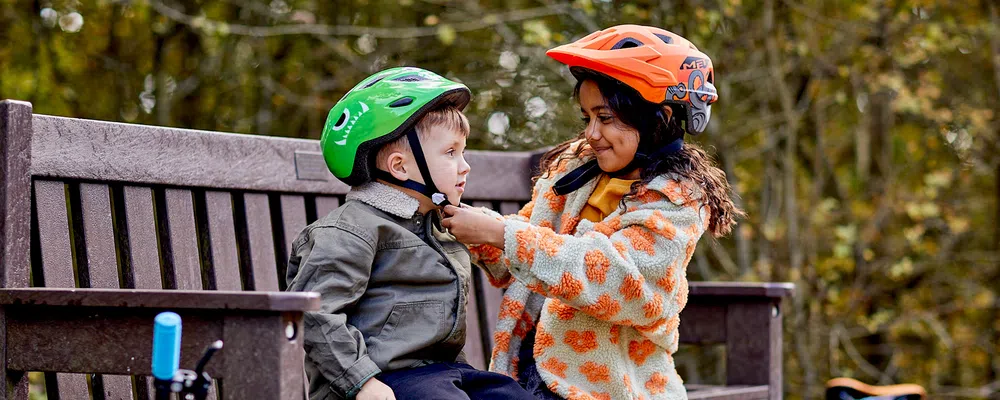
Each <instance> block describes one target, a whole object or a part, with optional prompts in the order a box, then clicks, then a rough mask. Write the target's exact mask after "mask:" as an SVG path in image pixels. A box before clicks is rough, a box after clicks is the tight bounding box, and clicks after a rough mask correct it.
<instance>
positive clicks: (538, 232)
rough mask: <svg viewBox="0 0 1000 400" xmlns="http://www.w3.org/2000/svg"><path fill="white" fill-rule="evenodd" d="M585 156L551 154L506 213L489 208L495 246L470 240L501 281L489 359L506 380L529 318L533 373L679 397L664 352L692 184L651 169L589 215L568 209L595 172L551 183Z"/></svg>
mask: <svg viewBox="0 0 1000 400" xmlns="http://www.w3.org/2000/svg"><path fill="white" fill-rule="evenodd" d="M581 145H583V146H586V145H585V144H583V143H582V142H578V143H577V144H575V145H574V146H571V148H570V150H569V151H570V152H571V151H572V150H573V149H574V148H575V147H576V146H581ZM586 161H588V160H587V159H585V158H584V159H580V158H576V159H568V160H563V161H561V162H559V163H558V164H556V165H555V167H553V168H552V170H551V171H550V173H549V174H548V176H544V175H543V178H541V179H539V180H538V182H536V184H535V187H534V195H533V197H532V201H531V202H529V203H528V204H527V205H526V206H525V207H524V209H522V210H521V212H520V213H519V214H518V215H512V216H506V217H501V218H502V219H503V221H504V225H505V228H504V249H503V250H501V249H499V248H496V247H493V246H489V245H480V246H475V247H473V248H472V249H471V250H472V253H473V256H474V257H476V258H478V264H479V265H480V266H481V267H482V268H483V269H484V270H486V272H487V275H488V276H489V279H490V282H491V283H492V284H493V285H494V286H498V287H505V288H507V291H506V293H505V295H504V298H503V302H502V304H501V309H500V314H499V319H498V321H497V326H496V333H495V335H494V341H495V346H494V349H493V359H492V361H491V363H490V370H491V371H494V372H499V373H502V374H505V375H509V376H511V377H514V378H515V379H516V378H517V375H518V374H517V372H518V371H517V370H516V369H517V363H518V360H517V354H518V351H519V350H520V346H521V341H522V339H523V338H524V337H525V335H526V334H527V333H528V332H530V331H531V330H532V329H537V331H536V336H535V344H534V349H533V351H534V352H533V354H534V357H535V362H536V364H537V366H538V371H539V374H540V375H541V377H542V379H543V380H544V381H545V382H546V384H547V385H548V387H549V388H550V389H551V390H552V391H553V392H555V393H557V394H559V395H560V396H562V397H564V398H567V399H686V398H687V394H686V392H685V390H684V386H683V382H682V381H681V378H680V377H679V376H678V375H677V371H676V368H675V366H674V361H673V357H672V355H673V353H674V352H676V351H677V344H678V325H679V323H680V321H679V319H678V315H679V314H680V312H681V310H682V309H683V308H684V305H685V304H686V303H687V295H688V283H687V278H686V277H685V271H686V270H687V265H688V262H689V261H690V260H691V255H692V254H693V253H694V249H695V245H696V244H697V242H698V239H699V238H700V237H701V235H702V233H703V232H704V231H705V229H706V227H707V224H708V218H709V209H708V207H707V206H706V205H705V204H704V203H703V201H702V197H703V194H702V191H701V189H700V188H699V187H698V186H697V185H695V184H694V183H693V182H691V181H689V180H682V179H680V178H679V177H676V176H672V175H663V176H660V177H657V178H654V179H653V180H652V181H651V182H650V183H649V184H648V185H647V186H646V187H645V188H644V189H643V190H641V191H640V193H639V195H638V196H636V198H635V199H630V200H627V201H626V202H625V207H624V209H619V210H618V211H616V212H614V213H612V214H610V215H608V216H607V218H605V219H604V220H603V221H601V222H598V223H593V222H591V221H588V220H586V219H581V218H580V217H579V215H580V211H581V210H582V209H583V207H584V205H585V204H586V203H587V199H588V198H589V197H590V194H591V193H592V192H593V190H594V187H595V185H596V183H597V180H596V179H595V180H592V181H591V182H590V183H589V184H588V185H586V186H584V187H583V188H581V189H579V190H577V191H575V192H573V193H570V194H567V195H565V196H559V195H556V194H555V193H554V192H553V191H552V185H553V183H555V182H556V181H557V180H558V179H559V178H561V177H562V176H564V175H565V174H566V173H567V172H568V171H571V170H573V169H574V168H576V167H577V166H579V165H582V164H583V163H584V162H586ZM498 217H499V216H498Z"/></svg>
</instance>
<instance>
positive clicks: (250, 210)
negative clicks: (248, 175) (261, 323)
mask: <svg viewBox="0 0 1000 400" xmlns="http://www.w3.org/2000/svg"><path fill="white" fill-rule="evenodd" d="M243 196H244V197H243V198H244V200H245V208H246V212H245V213H244V214H245V218H246V223H247V239H248V242H249V246H250V249H249V250H250V266H251V269H252V271H253V283H254V290H278V272H277V269H276V268H275V266H274V261H275V258H274V236H273V233H272V231H271V208H270V206H269V203H268V198H267V195H266V194H260V193H247V194H244V195H243Z"/></svg>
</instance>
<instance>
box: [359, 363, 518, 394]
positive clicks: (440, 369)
mask: <svg viewBox="0 0 1000 400" xmlns="http://www.w3.org/2000/svg"><path fill="white" fill-rule="evenodd" d="M375 379H378V380H380V381H382V382H383V383H385V384H386V385H388V386H389V387H390V388H392V391H393V393H394V394H395V395H396V399H397V400H410V399H413V400H425V399H426V400H437V399H441V400H450V399H462V400H465V399H532V400H533V399H534V396H532V395H531V394H529V393H528V392H527V391H525V390H524V388H522V387H521V386H520V385H518V384H517V382H515V381H514V380H513V379H511V378H510V377H508V376H505V375H501V374H497V373H494V372H487V371H480V370H477V369H475V368H473V367H472V366H471V365H468V364H462V363H438V364H431V365H426V366H423V367H418V368H410V369H401V370H398V371H390V372H384V373H381V374H378V375H375Z"/></svg>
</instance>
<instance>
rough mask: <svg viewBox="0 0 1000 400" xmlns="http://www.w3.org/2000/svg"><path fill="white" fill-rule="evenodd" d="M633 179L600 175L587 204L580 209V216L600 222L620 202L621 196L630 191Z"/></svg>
mask: <svg viewBox="0 0 1000 400" xmlns="http://www.w3.org/2000/svg"><path fill="white" fill-rule="evenodd" d="M635 181H636V179H633V180H625V179H618V178H612V177H610V176H608V175H601V180H599V181H598V182H597V188H595V189H594V193H591V195H590V198H589V199H587V205H585V206H583V210H582V211H580V218H583V219H587V220H590V221H592V222H601V221H603V220H604V218H605V217H607V216H608V214H611V213H612V212H614V211H615V209H617V208H618V206H619V205H620V204H621V201H622V196H625V194H626V193H628V192H630V191H632V183H633V182H635Z"/></svg>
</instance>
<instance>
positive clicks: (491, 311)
mask: <svg viewBox="0 0 1000 400" xmlns="http://www.w3.org/2000/svg"><path fill="white" fill-rule="evenodd" d="M475 271H476V273H477V274H480V276H479V278H480V281H482V282H484V285H483V297H482V298H481V299H479V300H480V301H481V302H482V305H481V306H480V309H481V310H483V312H485V313H486V326H485V327H482V328H485V330H486V334H487V335H486V337H487V338H488V339H489V341H488V342H487V343H483V345H484V346H486V348H488V349H490V352H492V349H493V344H494V343H493V333H494V332H496V324H497V319H498V318H499V317H500V304H501V303H502V302H503V290H501V289H498V288H495V287H493V285H490V284H489V280H488V279H487V278H486V276H485V275H483V271H481V270H480V269H478V268H477V269H476V270H475Z"/></svg>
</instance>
